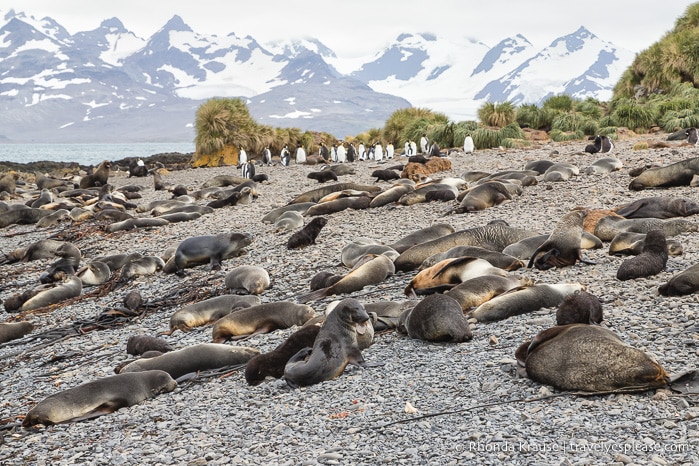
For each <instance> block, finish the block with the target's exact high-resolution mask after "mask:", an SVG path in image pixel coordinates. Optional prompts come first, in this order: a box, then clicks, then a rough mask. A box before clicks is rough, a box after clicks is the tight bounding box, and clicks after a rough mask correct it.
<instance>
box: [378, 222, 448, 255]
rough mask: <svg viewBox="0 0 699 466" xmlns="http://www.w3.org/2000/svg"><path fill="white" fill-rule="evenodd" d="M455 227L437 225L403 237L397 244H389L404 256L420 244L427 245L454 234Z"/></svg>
mask: <svg viewBox="0 0 699 466" xmlns="http://www.w3.org/2000/svg"><path fill="white" fill-rule="evenodd" d="M454 231H455V230H454V227H452V226H451V225H448V224H446V223H435V224H434V225H431V226H429V227H427V228H422V229H420V230H417V231H414V232H412V233H410V234H409V235H407V236H404V237H402V238H401V239H399V240H398V241H396V242H395V243H391V244H389V246H390V247H392V248H393V249H395V250H396V251H398V253H400V254H402V253H403V252H404V251H407V250H408V249H410V248H412V247H413V246H416V245H418V244H422V243H426V242H428V241H432V240H435V239H439V238H441V237H443V236H446V235H450V234H452V233H454Z"/></svg>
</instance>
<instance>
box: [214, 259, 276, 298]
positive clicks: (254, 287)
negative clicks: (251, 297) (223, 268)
mask: <svg viewBox="0 0 699 466" xmlns="http://www.w3.org/2000/svg"><path fill="white" fill-rule="evenodd" d="M224 285H225V287H226V289H228V290H231V291H232V292H233V293H238V294H260V293H262V292H263V291H265V290H266V289H267V288H269V285H270V280H269V274H268V273H267V271H266V270H265V269H263V268H262V267H257V266H254V265H240V266H238V267H235V268H234V269H233V270H231V271H230V272H228V273H227V274H226V278H225V280H224Z"/></svg>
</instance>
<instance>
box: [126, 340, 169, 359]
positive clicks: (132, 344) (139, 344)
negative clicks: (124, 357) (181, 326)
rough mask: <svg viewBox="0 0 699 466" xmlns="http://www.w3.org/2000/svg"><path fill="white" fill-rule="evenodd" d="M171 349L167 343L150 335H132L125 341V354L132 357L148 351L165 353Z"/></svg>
mask: <svg viewBox="0 0 699 466" xmlns="http://www.w3.org/2000/svg"><path fill="white" fill-rule="evenodd" d="M172 349H173V348H172V346H170V343H168V342H167V341H165V340H163V339H162V338H158V337H151V336H150V335H133V336H130V337H129V339H128V340H127V341H126V354H131V355H133V356H140V355H142V354H143V353H146V352H148V351H159V352H161V353H167V352H169V351H172Z"/></svg>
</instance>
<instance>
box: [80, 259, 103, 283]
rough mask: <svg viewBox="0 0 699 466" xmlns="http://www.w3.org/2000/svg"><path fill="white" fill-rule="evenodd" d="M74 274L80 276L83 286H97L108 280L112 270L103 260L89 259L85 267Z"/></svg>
mask: <svg viewBox="0 0 699 466" xmlns="http://www.w3.org/2000/svg"><path fill="white" fill-rule="evenodd" d="M76 275H77V276H78V278H80V281H81V282H82V283H83V286H98V285H103V284H104V283H107V282H108V281H109V278H110V277H111V275H112V271H111V270H110V269H109V266H108V265H107V264H105V263H104V262H99V261H91V262H90V263H89V264H87V265H86V266H85V267H82V268H80V269H79V270H78V271H77V272H76Z"/></svg>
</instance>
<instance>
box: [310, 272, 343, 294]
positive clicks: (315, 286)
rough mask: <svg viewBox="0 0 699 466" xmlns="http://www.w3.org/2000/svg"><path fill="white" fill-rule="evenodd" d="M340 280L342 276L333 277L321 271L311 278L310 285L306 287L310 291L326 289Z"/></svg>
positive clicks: (329, 273)
mask: <svg viewBox="0 0 699 466" xmlns="http://www.w3.org/2000/svg"><path fill="white" fill-rule="evenodd" d="M340 280H342V275H335V274H334V273H332V272H327V271H322V272H318V273H317V274H315V275H313V278H311V283H310V284H309V286H308V287H309V288H310V289H311V291H315V290H320V289H321V288H327V287H329V286H331V285H334V284H335V283H337V282H339V281H340Z"/></svg>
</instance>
